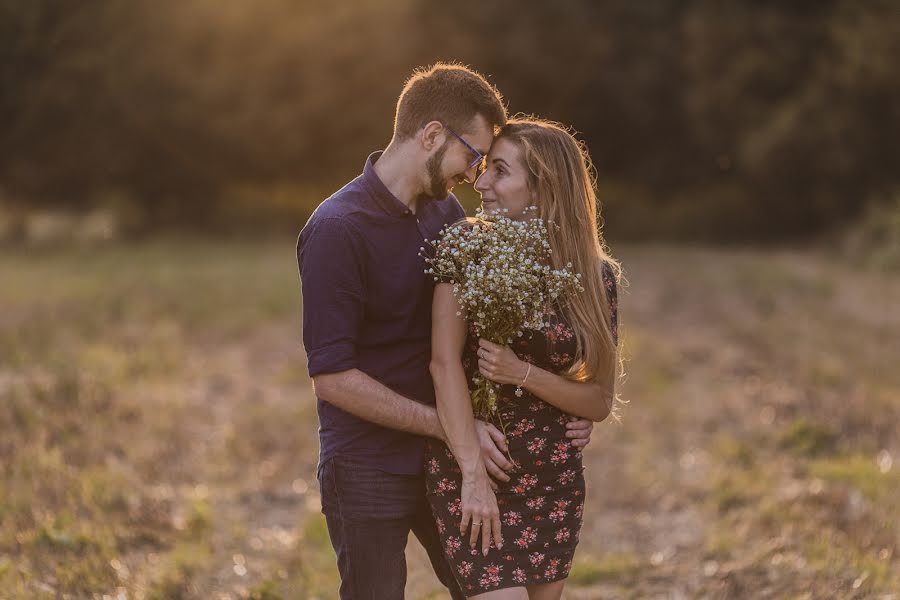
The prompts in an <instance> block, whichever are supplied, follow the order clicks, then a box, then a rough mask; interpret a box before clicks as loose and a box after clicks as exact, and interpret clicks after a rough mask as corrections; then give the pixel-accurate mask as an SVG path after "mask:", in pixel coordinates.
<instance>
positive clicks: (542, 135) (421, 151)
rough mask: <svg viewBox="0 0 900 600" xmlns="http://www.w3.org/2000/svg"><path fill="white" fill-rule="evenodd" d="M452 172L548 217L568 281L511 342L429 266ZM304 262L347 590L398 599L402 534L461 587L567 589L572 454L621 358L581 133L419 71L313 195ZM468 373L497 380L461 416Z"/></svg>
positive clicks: (444, 222) (485, 200) (477, 81)
mask: <svg viewBox="0 0 900 600" xmlns="http://www.w3.org/2000/svg"><path fill="white" fill-rule="evenodd" d="M464 181H466V182H474V184H475V189H476V190H477V191H478V192H479V193H480V194H481V198H482V209H483V211H484V212H485V214H489V213H494V214H502V215H504V216H505V218H507V219H509V220H512V221H525V220H529V219H535V218H540V219H543V220H544V221H546V222H552V223H553V224H554V226H553V227H548V228H547V242H549V244H548V246H547V247H548V248H549V252H550V253H549V257H550V259H549V262H550V263H551V264H550V265H549V267H551V268H553V269H554V270H562V269H565V268H569V269H571V270H572V271H574V272H577V273H578V274H579V277H580V285H579V290H580V291H573V290H570V291H568V292H566V293H564V294H563V296H562V297H560V298H558V299H557V300H556V301H554V302H552V303H547V306H546V310H545V313H544V315H543V317H542V319H541V321H542V325H543V326H542V327H540V328H535V329H529V330H528V331H525V332H522V333H523V334H522V335H520V336H519V337H517V338H516V339H515V340H514V341H513V343H511V344H502V343H495V342H496V340H495V341H490V340H487V339H484V338H482V337H479V333H478V332H479V330H478V328H477V327H475V326H473V320H474V315H468V314H467V313H466V310H465V308H464V307H463V305H462V304H461V299H460V297H459V293H458V292H459V287H458V286H456V293H455V291H454V285H455V283H458V282H454V281H451V280H448V279H444V278H440V279H438V278H433V277H432V276H431V275H427V274H426V273H425V271H426V270H427V268H428V264H427V262H426V260H425V259H423V256H422V255H421V252H420V249H421V247H422V246H423V240H437V239H438V238H439V237H440V235H441V233H442V231H445V228H446V227H447V226H448V225H452V224H453V223H456V222H459V221H460V220H462V219H464V217H465V213H464V211H463V209H462V207H461V205H460V204H459V202H458V201H457V199H456V198H455V196H454V195H453V194H452V189H453V187H454V186H455V185H457V184H459V183H462V182H464ZM297 258H298V262H299V268H300V279H301V287H302V295H303V343H304V346H305V348H306V352H307V357H308V368H309V374H310V377H311V378H312V380H313V384H314V388H315V393H316V396H317V403H318V406H317V407H318V415H319V423H320V427H319V438H320V456H319V465H318V480H319V484H320V491H321V499H322V511H323V513H324V514H325V518H326V521H327V525H328V532H329V535H330V537H331V542H332V545H333V547H334V550H335V553H336V555H337V563H338V570H339V572H340V576H341V589H340V596H341V598H354V599H361V598H374V599H394V598H402V597H403V593H404V586H405V583H406V560H405V554H404V552H405V548H406V543H407V538H408V536H409V532H410V531H412V532H413V533H414V534H415V535H416V537H417V538H418V539H419V541H420V542H421V543H422V545H423V547H424V548H425V550H426V551H427V552H428V556H429V558H430V560H431V564H432V566H433V568H434V570H435V573H436V574H437V576H438V578H439V579H440V581H441V582H442V583H443V584H444V585H445V586H447V588H448V590H449V592H450V594H451V596H452V597H453V598H464V597H468V598H485V599H491V600H493V599H503V598H511V599H512V598H515V599H524V598H530V599H544V598H546V599H551V598H559V597H560V595H561V593H562V589H563V585H564V582H565V578H566V577H567V575H568V572H569V569H570V568H571V565H572V558H573V555H574V552H575V547H576V545H577V543H578V536H579V531H580V529H581V524H582V521H583V518H584V507H585V504H584V501H585V484H584V477H583V472H582V471H583V466H582V453H581V449H582V448H583V447H584V446H585V445H586V444H587V443H588V442H589V441H590V435H591V432H592V429H593V423H594V422H597V421H602V420H603V419H605V418H606V417H607V416H608V415H609V414H610V411H611V409H612V404H613V402H614V400H615V383H616V373H617V365H618V361H617V352H616V344H617V314H616V282H617V279H618V277H619V266H618V263H617V262H616V261H615V260H614V259H612V258H611V257H610V256H609V255H608V254H607V252H606V250H605V246H604V243H603V240H602V238H601V237H600V234H599V227H598V215H597V199H596V196H595V192H594V188H593V180H592V177H591V173H590V161H589V158H588V156H587V154H586V152H585V150H584V148H583V146H582V145H580V144H579V143H578V142H577V141H576V140H575V139H574V138H573V137H572V135H571V134H570V133H568V132H567V131H566V130H565V129H563V128H561V127H559V126H557V125H556V124H553V123H551V122H548V121H543V120H539V119H534V118H527V119H509V118H508V117H507V113H506V109H505V107H504V104H503V102H502V99H501V96H500V94H499V92H497V90H496V89H495V88H494V87H493V86H491V85H490V84H489V83H488V82H487V81H486V80H485V79H484V78H483V77H482V76H481V75H479V74H478V73H475V72H474V71H472V70H470V69H468V68H466V67H463V66H460V65H455V64H436V65H434V66H432V67H430V68H428V69H422V70H418V71H416V72H415V73H414V74H413V76H412V77H411V78H410V79H409V80H408V81H407V83H406V85H405V87H404V89H403V91H402V93H401V95H400V98H399V100H398V103H397V110H396V117H395V121H394V133H393V138H392V139H391V141H390V144H389V145H388V147H387V148H386V149H385V150H384V151H383V152H376V153H374V154H372V155H370V156H369V158H368V160H367V161H366V164H365V167H364V169H363V172H362V174H361V175H360V176H359V177H357V178H356V179H354V180H353V181H351V182H350V183H348V184H347V185H345V186H344V187H343V188H342V189H341V190H339V191H338V192H336V193H335V194H334V195H332V196H331V197H330V198H328V199H327V200H325V201H324V202H323V203H322V204H321V205H319V207H318V208H317V209H316V211H315V212H314V213H313V215H312V216H311V217H310V219H309V221H308V222H307V224H306V226H305V227H304V228H303V230H302V232H301V233H300V237H299V240H298V244H297ZM544 321H545V322H544ZM479 379H481V380H487V381H488V382H490V384H491V385H493V386H495V387H494V389H496V390H497V393H496V401H495V406H494V410H493V412H491V413H481V412H475V411H473V405H472V402H471V400H470V396H471V392H472V389H471V388H473V386H475V383H474V382H476V381H478V380H479ZM479 417H480V418H479Z"/></svg>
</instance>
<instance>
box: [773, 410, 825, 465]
mask: <svg viewBox="0 0 900 600" xmlns="http://www.w3.org/2000/svg"><path fill="white" fill-rule="evenodd" d="M780 445H781V447H782V448H787V449H789V450H791V451H793V452H796V453H798V454H800V455H803V456H820V455H823V454H830V453H832V452H834V451H835V450H836V447H837V435H836V434H835V433H834V432H833V431H832V430H831V429H829V428H827V427H825V426H823V425H818V424H816V423H812V422H810V421H808V420H807V419H804V418H802V417H801V418H798V419H795V420H794V421H793V422H792V423H791V424H790V425H789V426H788V427H787V429H785V431H784V432H782V434H781V439H780Z"/></svg>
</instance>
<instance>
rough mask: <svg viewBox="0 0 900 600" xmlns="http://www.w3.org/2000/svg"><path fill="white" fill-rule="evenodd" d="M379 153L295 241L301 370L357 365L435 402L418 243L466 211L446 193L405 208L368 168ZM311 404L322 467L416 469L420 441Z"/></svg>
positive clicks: (427, 287) (430, 287)
mask: <svg viewBox="0 0 900 600" xmlns="http://www.w3.org/2000/svg"><path fill="white" fill-rule="evenodd" d="M380 156H381V153H380V152H376V153H374V154H372V155H371V156H370V157H369V159H368V160H367V161H366V166H365V169H364V170H363V173H362V175H360V176H359V177H357V178H356V179H354V180H353V181H351V182H350V183H348V184H347V185H346V186H344V187H343V188H341V189H340V190H339V191H337V192H336V193H335V194H334V195H332V196H331V197H329V198H328V199H327V200H325V201H324V202H322V204H320V205H319V207H318V208H317V209H316V210H315V212H314V213H313V214H312V216H311V217H310V218H309V221H308V222H307V223H306V225H305V226H304V227H303V230H302V231H301V232H300V237H299V239H298V241H297V260H298V263H299V267H300V281H301V287H302V293H303V345H304V347H305V348H306V354H307V359H308V368H309V375H310V377H315V376H316V375H322V374H325V373H338V372H341V371H346V370H348V369H359V370H360V371H362V372H363V373H365V374H367V375H369V376H370V377H372V378H373V379H375V380H376V381H379V382H381V383H382V384H384V385H385V386H387V387H388V388H390V389H391V390H393V391H395V392H397V393H398V394H400V395H402V396H405V397H406V398H409V399H411V400H415V401H416V402H421V403H423V404H430V405H433V404H434V402H435V399H434V387H433V384H432V381H431V375H430V373H429V370H428V365H429V362H430V360H431V301H432V295H433V292H434V281H433V279H431V278H430V277H428V276H427V275H425V268H426V265H425V262H424V260H423V259H422V257H421V256H420V255H419V248H420V247H422V246H424V245H425V243H424V240H425V239H428V240H434V239H436V238H437V237H438V234H439V232H440V230H441V228H443V227H444V226H445V225H447V224H448V223H453V222H455V221H458V220H459V219H461V218H463V217H464V216H465V212H464V211H463V208H462V206H461V205H460V204H459V202H458V201H457V199H456V198H455V197H454V196H453V195H452V194H450V195H449V196H448V197H447V198H446V199H443V200H430V201H425V202H420V204H419V206H418V207H417V211H416V212H415V213H413V212H412V211H410V210H409V208H408V207H407V206H406V205H405V204H403V203H402V202H400V200H398V199H397V198H396V197H395V196H394V195H393V194H392V193H391V192H390V191H389V190H388V189H387V187H386V186H385V185H384V183H382V182H381V180H380V179H379V178H378V176H377V175H376V174H375V170H374V168H373V165H374V163H375V161H377V160H378V158H379V157H380ZM359 401H360V402H366V401H373V400H371V399H367V398H359ZM317 408H318V413H319V443H320V453H319V466H320V467H321V466H322V465H323V464H325V462H326V461H327V460H328V459H330V458H331V457H333V456H336V455H344V456H352V457H355V458H358V459H361V460H363V461H366V462H368V463H370V464H371V465H372V466H373V467H374V468H378V469H382V470H384V471H388V472H390V473H403V474H418V473H420V472H421V470H422V456H423V451H424V442H425V440H424V439H423V438H421V437H419V436H416V435H413V434H410V433H405V432H402V431H398V430H394V429H388V428H385V427H381V426H379V425H376V424H374V423H371V422H369V421H365V420H363V419H360V418H359V417H356V416H354V415H352V414H350V413H348V412H346V411H344V410H341V409H340V408H338V407H336V406H334V405H332V404H329V403H328V402H327V401H325V400H323V399H322V398H319V399H318V400H317Z"/></svg>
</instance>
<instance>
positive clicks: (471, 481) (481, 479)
mask: <svg viewBox="0 0 900 600" xmlns="http://www.w3.org/2000/svg"><path fill="white" fill-rule="evenodd" d="M489 481H490V478H489V477H488V476H487V474H486V473H485V472H484V471H478V472H477V474H476V475H474V476H472V477H466V476H463V482H462V490H461V492H462V493H461V498H462V503H461V507H460V508H462V521H460V523H459V535H460V537H462V538H465V535H466V531H467V530H468V529H469V525H470V524H471V526H472V529H471V532H470V533H469V546H470V547H471V548H474V547H475V544H476V543H478V538H479V537H480V538H481V553H482V554H484V555H485V556H487V553H488V549H489V548H490V547H491V538H492V537H493V539H494V545H495V546H496V547H497V549H498V550H499V549H500V548H502V547H503V537H502V534H501V533H500V509H499V508H498V507H497V497H496V496H495V495H494V490H492V489H491V486H490V484H489Z"/></svg>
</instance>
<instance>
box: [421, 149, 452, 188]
mask: <svg viewBox="0 0 900 600" xmlns="http://www.w3.org/2000/svg"><path fill="white" fill-rule="evenodd" d="M448 142H449V140H447V141H445V142H444V143H443V144H442V145H441V147H440V148H438V149H437V152H435V153H434V154H433V155H431V157H430V158H429V159H428V160H427V161H426V162H425V168H426V169H427V170H428V185H429V187H428V190H427V191H426V192H425V195H426V196H428V197H429V198H436V199H440V198H446V197H447V183H446V181H447V180H446V179H445V178H444V177H443V175H442V174H441V162H442V161H443V160H444V154H446V153H447V144H448Z"/></svg>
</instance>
